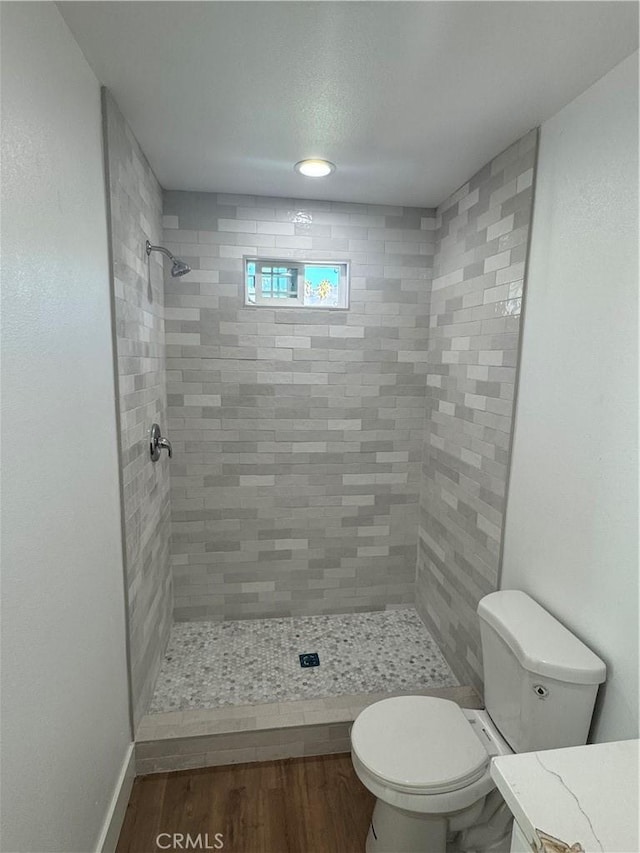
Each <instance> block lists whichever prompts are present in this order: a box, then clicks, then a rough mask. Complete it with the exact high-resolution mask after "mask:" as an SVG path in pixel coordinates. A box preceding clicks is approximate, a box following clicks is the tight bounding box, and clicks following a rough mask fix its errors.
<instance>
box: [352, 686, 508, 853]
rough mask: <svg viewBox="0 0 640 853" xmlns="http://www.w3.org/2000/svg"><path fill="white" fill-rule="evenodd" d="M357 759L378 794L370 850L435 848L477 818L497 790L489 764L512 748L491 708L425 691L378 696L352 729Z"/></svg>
mask: <svg viewBox="0 0 640 853" xmlns="http://www.w3.org/2000/svg"><path fill="white" fill-rule="evenodd" d="M351 746H352V761H353V766H354V769H355V771H356V774H357V776H358V778H359V779H360V781H361V782H362V784H363V785H364V786H365V787H366V788H368V789H369V790H370V791H371V793H373V794H374V795H375V796H376V797H377V803H376V807H375V810H374V813H373V817H372V821H371V825H370V827H369V835H368V837H367V844H366V850H367V853H382V851H387V852H388V853H391V851H393V853H437V851H440V850H442V851H444V850H445V846H446V841H447V838H451V837H452V835H453V834H454V833H458V832H461V831H462V830H464V829H467V828H468V827H470V826H473V825H474V824H476V822H477V821H478V820H479V818H480V815H481V814H482V812H483V810H484V808H485V801H486V798H487V795H488V794H490V792H492V791H493V790H494V783H493V780H492V779H491V777H490V775H489V763H490V760H491V757H492V756H494V755H506V754H509V753H511V752H512V750H511V748H510V747H509V745H508V744H507V743H506V741H504V739H503V738H502V737H501V736H500V733H499V732H498V731H497V729H496V728H495V726H494V725H493V723H492V722H491V719H490V717H489V715H488V714H487V713H486V711H475V710H466V709H462V708H460V707H459V706H458V705H457V704H456V703H455V702H450V701H448V700H446V699H436V698H433V697H427V696H398V697H394V698H390V699H384V700H382V701H381V702H376V703H374V704H373V705H370V706H369V707H368V708H365V710H364V711H363V712H362V713H361V714H360V715H359V716H358V718H357V719H356V721H355V723H354V725H353V728H352V730H351Z"/></svg>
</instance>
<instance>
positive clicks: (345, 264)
mask: <svg viewBox="0 0 640 853" xmlns="http://www.w3.org/2000/svg"><path fill="white" fill-rule="evenodd" d="M242 263H243V276H244V282H243V287H244V304H245V307H247V308H302V309H304V310H305V311H312V310H317V311H348V310H349V306H350V297H351V270H350V262H349V261H346V260H343V261H336V260H298V259H297V258H289V259H287V258H270V257H266V256H264V255H261V256H257V255H244V256H243V258H242ZM250 263H254V264H255V265H256V272H255V301H251V300H250V299H249V273H248V265H249V264H250ZM265 266H270V267H275V266H282V267H287V268H289V269H296V270H297V271H298V294H297V296H296V297H289V298H288V299H273V298H272V297H265V296H263V294H262V272H261V270H260V268H261V267H265ZM306 267H339V268H340V283H339V290H338V294H339V296H340V295H342V296H343V301H344V304H343V305H308V304H307V305H305V302H304V282H305V268H306Z"/></svg>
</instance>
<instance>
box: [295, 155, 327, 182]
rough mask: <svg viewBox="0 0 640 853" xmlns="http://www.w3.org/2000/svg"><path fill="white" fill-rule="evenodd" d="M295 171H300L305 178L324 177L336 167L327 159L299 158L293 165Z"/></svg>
mask: <svg viewBox="0 0 640 853" xmlns="http://www.w3.org/2000/svg"><path fill="white" fill-rule="evenodd" d="M293 168H294V169H295V170H296V172H300V174H301V175H304V176H305V177H306V178H325V177H326V176H327V175H330V174H331V172H335V170H336V167H335V166H334V164H333V163H330V162H329V161H328V160H313V159H312V160H300V162H299V163H296V165H295V166H294V167H293Z"/></svg>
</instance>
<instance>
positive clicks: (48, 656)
mask: <svg viewBox="0 0 640 853" xmlns="http://www.w3.org/2000/svg"><path fill="white" fill-rule="evenodd" d="M0 14H1V23H2V124H3V128H2V129H3V148H2V263H3V268H2V300H3V303H2V320H3V329H2V345H3V361H2V367H3V373H2V408H1V414H2V451H3V460H2V464H3V471H2V486H3V506H2V510H3V526H2V719H1V722H2V837H1V842H0V845H1V849H2V850H3V851H46V853H52V851H65V853H69V851H90V850H92V849H95V847H96V845H97V844H98V839H99V836H100V833H101V830H102V826H103V822H104V820H105V816H106V814H107V811H108V808H109V805H110V800H111V797H112V794H113V792H114V786H115V785H116V781H117V778H118V775H119V773H120V770H121V767H122V764H123V761H124V759H125V756H126V753H127V751H128V748H129V741H130V736H129V718H128V705H127V701H128V700H127V675H126V660H125V626H124V607H123V577H122V555H121V531H120V509H119V494H118V479H117V478H118V461H117V457H116V424H115V412H114V384H113V362H112V342H111V327H110V306H109V279H108V258H107V225H106V210H105V187H104V178H103V164H102V147H101V119H100V93H99V86H98V82H97V80H96V78H95V77H94V75H93V73H92V72H91V71H90V69H89V67H88V65H87V63H86V62H85V60H84V58H83V56H82V54H81V53H80V50H79V48H78V46H77V44H76V43H75V41H74V40H73V38H72V36H71V35H70V33H69V31H68V29H67V27H66V25H65V24H64V22H63V21H62V18H61V17H60V14H59V13H58V11H57V9H56V7H55V5H54V4H53V3H2V4H1V13H0Z"/></svg>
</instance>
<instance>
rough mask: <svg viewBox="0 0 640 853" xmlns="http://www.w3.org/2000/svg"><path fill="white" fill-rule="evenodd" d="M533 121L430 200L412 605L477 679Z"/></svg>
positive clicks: (497, 518)
mask: <svg viewBox="0 0 640 853" xmlns="http://www.w3.org/2000/svg"><path fill="white" fill-rule="evenodd" d="M536 141H537V132H536V131H532V132H531V133H529V134H528V135H527V136H525V137H524V138H523V139H521V140H520V141H519V142H517V143H516V144H514V145H512V146H511V147H510V148H509V149H507V150H506V151H505V152H503V153H502V154H501V155H500V156H499V157H496V158H495V160H493V161H492V162H491V163H489V164H488V165H487V166H485V167H484V168H483V169H482V170H481V171H480V172H478V173H477V174H476V175H475V176H474V177H473V178H472V179H471V180H470V181H469V182H468V183H466V184H465V185H464V186H463V187H461V188H460V189H459V190H458V191H457V192H456V193H454V194H453V195H452V196H451V197H450V198H449V199H447V200H446V201H445V202H444V203H443V204H442V205H441V206H440V207H439V209H438V213H437V226H438V231H437V254H436V257H435V264H434V273H433V283H432V296H431V312H430V313H431V319H430V328H429V374H428V377H427V386H428V395H427V422H426V429H425V436H424V455H423V473H422V481H421V494H420V530H419V544H418V571H417V583H416V587H417V588H416V598H417V606H418V610H419V612H420V613H421V615H422V617H423V619H424V620H425V622H426V624H427V627H428V628H429V629H430V630H431V632H432V633H433V635H434V637H435V638H436V640H437V641H438V643H439V645H440V647H441V648H442V650H443V652H444V654H445V656H446V658H447V661H448V662H449V664H450V665H451V667H452V668H453V670H454V671H455V673H456V675H457V676H458V678H459V679H460V681H461V683H462V684H468V683H471V684H474V685H475V686H477V687H481V684H482V663H481V650H480V635H479V628H478V619H477V615H476V606H477V603H478V600H479V599H480V598H481V597H482V596H483V595H485V594H486V593H488V592H491V591H493V590H495V589H496V588H497V581H498V568H499V559H500V548H501V540H502V528H503V513H504V501H505V486H506V481H507V468H508V458H509V450H510V440H511V428H512V408H513V397H514V385H515V379H516V363H517V355H518V335H519V330H520V305H521V297H522V289H523V278H524V268H525V257H526V251H527V242H528V238H529V224H530V219H531V204H532V192H533V189H532V185H533V177H534V174H533V173H534V161H535V149H536Z"/></svg>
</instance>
